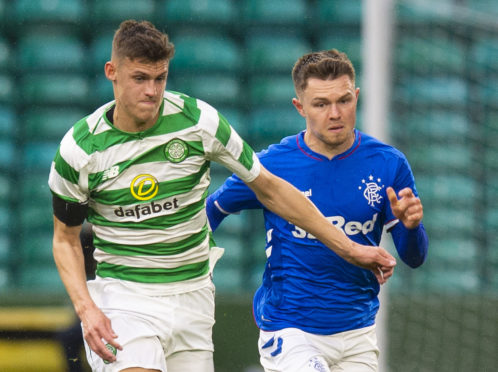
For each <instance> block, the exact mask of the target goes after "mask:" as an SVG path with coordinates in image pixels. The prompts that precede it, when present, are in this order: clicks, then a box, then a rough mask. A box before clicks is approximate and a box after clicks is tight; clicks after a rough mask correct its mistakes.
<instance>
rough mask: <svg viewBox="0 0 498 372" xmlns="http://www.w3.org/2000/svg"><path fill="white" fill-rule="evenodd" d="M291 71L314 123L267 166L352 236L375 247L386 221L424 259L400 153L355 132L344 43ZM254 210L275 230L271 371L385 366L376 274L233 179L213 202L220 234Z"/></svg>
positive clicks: (268, 279)
mask: <svg viewBox="0 0 498 372" xmlns="http://www.w3.org/2000/svg"><path fill="white" fill-rule="evenodd" d="M292 77H293V81H294V87H295V90H296V94H297V98H294V99H293V101H292V103H293V104H294V106H295V107H296V109H297V111H298V112H299V114H301V115H302V116H303V117H304V118H305V120H306V130H305V131H303V132H301V133H298V134H297V135H294V136H290V137H286V138H284V139H283V140H282V141H281V142H280V144H276V145H272V146H270V147H269V148H268V149H267V150H265V151H262V152H261V153H260V154H258V156H259V158H260V161H261V163H262V164H263V166H264V167H265V168H267V169H268V170H269V171H270V172H272V173H273V174H275V175H277V176H279V177H282V178H283V179H285V180H287V181H289V182H290V183H292V184H293V185H294V186H296V188H298V189H299V190H300V191H301V192H302V193H303V194H304V195H305V196H307V197H308V198H309V199H311V200H312V201H313V203H314V204H315V205H316V206H317V207H318V209H320V211H321V212H322V213H323V214H324V215H325V216H327V219H328V220H329V221H330V222H331V223H332V224H333V225H335V226H336V227H338V228H339V229H341V230H342V231H343V232H344V233H345V235H347V236H348V237H350V238H351V239H353V240H354V241H356V242H358V243H360V244H366V245H377V244H379V241H380V239H381V234H382V230H383V228H384V227H385V228H387V230H388V231H390V232H391V234H392V237H393V240H394V243H395V246H396V249H397V252H398V254H399V256H400V257H401V259H402V260H403V261H404V262H405V263H406V264H408V265H409V266H410V267H412V268H416V267H418V266H420V265H421V264H422V263H423V262H424V260H425V257H426V255H427V249H428V239H427V236H426V233H425V230H424V227H423V225H422V222H421V221H422V216H423V210H422V204H421V202H420V199H419V198H418V197H417V192H416V189H415V183H414V178H413V175H412V172H411V170H410V167H409V165H408V162H407V160H406V158H405V156H404V155H403V154H402V153H401V152H400V151H398V150H396V149H395V148H393V147H391V146H389V145H386V144H384V143H381V142H379V141H378V140H376V139H375V138H372V137H370V136H369V135H367V134H365V133H362V132H360V131H358V130H357V129H355V120H356V104H357V100H358V95H359V88H356V86H355V70H354V67H353V65H352V64H351V62H350V60H349V59H348V57H347V56H346V55H345V54H344V53H341V52H338V51H337V50H330V51H322V52H316V53H310V54H307V55H304V56H303V57H301V58H299V60H298V61H297V62H296V64H295V66H294V69H293V71H292ZM275 120H278V118H275ZM254 208H263V212H264V218H265V227H266V230H267V234H266V239H267V244H266V255H267V263H266V268H265V272H264V274H263V282H262V284H261V286H260V287H259V289H258V290H257V291H256V294H255V296H254V316H255V320H256V323H257V325H258V327H259V328H260V338H259V352H260V357H261V358H260V360H261V364H262V365H263V367H264V369H265V371H267V372H270V371H271V372H277V371H278V372H306V371H323V372H330V371H347V372H360V371H365V372H366V371H377V366H378V354H379V351H378V347H377V341H376V335H375V316H376V313H377V310H378V308H379V301H378V298H377V295H378V293H379V283H378V281H377V280H376V279H375V276H374V275H373V273H372V272H371V271H368V270H365V269H363V268H360V267H357V266H354V265H351V264H350V263H349V262H347V261H345V260H344V259H343V258H341V257H340V256H338V255H337V254H336V253H334V252H333V251H331V250H330V249H327V248H326V247H325V246H324V245H323V244H322V243H321V242H320V241H319V240H317V239H316V238H315V236H314V234H313V233H312V232H310V231H308V230H306V229H303V228H301V227H298V226H296V225H295V224H294V223H292V221H290V222H288V220H286V219H285V218H282V217H279V216H278V215H276V214H275V213H273V212H272V211H271V210H268V209H267V208H266V207H265V206H263V205H262V204H261V203H260V202H259V201H258V200H257V198H256V196H255V195H254V193H253V192H252V191H251V190H250V189H249V188H248V187H247V186H246V185H245V184H244V183H243V182H242V181H241V180H240V178H239V177H237V176H232V177H230V178H229V179H228V180H227V181H226V182H225V183H224V185H222V186H221V187H220V188H219V189H218V190H217V191H215V192H214V193H213V194H212V195H210V196H209V197H208V201H207V213H208V218H209V222H210V225H211V228H212V229H213V230H215V229H216V228H217V226H218V225H219V224H220V223H221V221H222V220H223V218H225V217H226V216H227V215H228V214H230V213H236V212H238V211H240V210H243V209H254ZM215 237H216V234H215ZM227 248H228V247H227Z"/></svg>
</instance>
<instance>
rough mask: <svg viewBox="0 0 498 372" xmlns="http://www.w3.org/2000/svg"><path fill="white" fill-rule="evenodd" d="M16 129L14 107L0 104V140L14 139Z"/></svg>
mask: <svg viewBox="0 0 498 372" xmlns="http://www.w3.org/2000/svg"><path fill="white" fill-rule="evenodd" d="M0 82H1V78H0ZM17 129H18V127H17V125H16V111H15V109H14V107H13V106H10V105H6V104H1V103H0V136H1V137H2V138H8V137H12V138H15V136H16V134H17Z"/></svg>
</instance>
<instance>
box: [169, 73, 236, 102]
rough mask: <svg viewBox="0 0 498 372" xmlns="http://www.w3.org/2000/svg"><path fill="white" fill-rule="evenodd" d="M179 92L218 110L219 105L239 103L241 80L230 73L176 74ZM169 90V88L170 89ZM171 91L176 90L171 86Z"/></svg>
mask: <svg viewBox="0 0 498 372" xmlns="http://www.w3.org/2000/svg"><path fill="white" fill-rule="evenodd" d="M173 74H174V75H175V79H174V81H175V83H176V84H177V86H178V89H177V90H180V91H181V92H182V93H185V94H187V95H189V96H191V97H195V98H198V99H201V100H203V101H205V102H208V103H209V104H211V105H213V106H215V107H216V108H218V106H219V105H229V104H232V105H236V104H238V103H239V100H240V95H241V88H240V78H239V77H238V76H236V75H232V74H228V73H214V74H213V73H199V74H195V75H192V74H190V73H187V74H181V73H175V72H173ZM168 88H169V87H168ZM171 89H174V87H173V86H171Z"/></svg>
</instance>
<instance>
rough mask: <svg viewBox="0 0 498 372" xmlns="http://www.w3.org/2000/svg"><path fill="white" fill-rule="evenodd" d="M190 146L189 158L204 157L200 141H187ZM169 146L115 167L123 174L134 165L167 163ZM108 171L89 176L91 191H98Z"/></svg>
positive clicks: (117, 164) (153, 149)
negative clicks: (167, 148)
mask: <svg viewBox="0 0 498 372" xmlns="http://www.w3.org/2000/svg"><path fill="white" fill-rule="evenodd" d="M185 143H186V144H187V146H188V149H189V150H188V157H191V156H202V155H204V147H203V146H202V142H200V141H185ZM166 145H167V144H162V145H160V146H156V147H154V148H152V149H150V150H149V151H147V152H145V153H143V154H141V155H140V156H138V157H136V158H133V159H128V160H126V161H123V162H121V163H116V164H114V165H113V166H118V167H119V171H118V174H120V173H122V172H123V171H124V170H126V169H128V168H129V167H130V166H132V165H136V164H146V163H150V162H164V161H166V155H165V152H164V151H165V148H166ZM107 171H108V170H105V171H102V172H97V173H92V174H89V175H88V186H89V188H90V190H94V189H96V188H97V187H98V186H99V185H100V184H101V183H102V182H103V177H104V173H105V172H107Z"/></svg>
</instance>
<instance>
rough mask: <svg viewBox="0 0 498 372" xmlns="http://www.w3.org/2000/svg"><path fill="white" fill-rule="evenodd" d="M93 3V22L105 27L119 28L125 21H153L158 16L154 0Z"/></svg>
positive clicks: (111, 0)
mask: <svg viewBox="0 0 498 372" xmlns="http://www.w3.org/2000/svg"><path fill="white" fill-rule="evenodd" d="M92 3H93V6H92V7H91V17H92V20H93V21H94V22H95V23H97V24H98V25H103V26H104V27H108V26H109V25H113V27H115V28H117V27H118V26H119V23H121V22H122V21H124V20H125V19H136V20H138V21H141V20H152V19H154V17H155V15H156V3H155V1H154V0H140V1H137V0H105V1H93V2H92ZM95 31H96V30H94V32H95Z"/></svg>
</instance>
